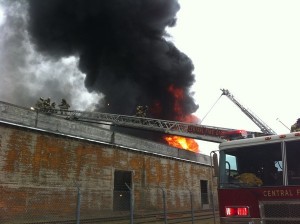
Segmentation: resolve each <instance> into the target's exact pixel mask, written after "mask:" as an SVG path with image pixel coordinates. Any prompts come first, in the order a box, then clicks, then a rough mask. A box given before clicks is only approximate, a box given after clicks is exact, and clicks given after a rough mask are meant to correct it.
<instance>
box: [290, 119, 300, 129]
mask: <svg viewBox="0 0 300 224" xmlns="http://www.w3.org/2000/svg"><path fill="white" fill-rule="evenodd" d="M296 131H300V118H298V120H297V122H296V123H295V124H293V125H292V127H291V132H296Z"/></svg>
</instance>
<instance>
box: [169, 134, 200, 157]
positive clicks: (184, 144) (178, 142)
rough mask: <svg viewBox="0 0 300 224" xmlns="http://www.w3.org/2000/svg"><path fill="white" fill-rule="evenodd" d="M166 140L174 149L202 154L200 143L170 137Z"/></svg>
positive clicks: (190, 139)
mask: <svg viewBox="0 0 300 224" xmlns="http://www.w3.org/2000/svg"><path fill="white" fill-rule="evenodd" d="M165 140H166V141H167V143H168V144H169V145H170V146H172V147H175V148H180V149H185V150H188V151H192V152H196V153H199V152H200V151H199V146H198V143H197V142H196V141H195V140H194V139H192V138H185V137H181V136H175V135H174V136H172V135H170V136H165Z"/></svg>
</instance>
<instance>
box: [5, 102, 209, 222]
mask: <svg viewBox="0 0 300 224" xmlns="http://www.w3.org/2000/svg"><path fill="white" fill-rule="evenodd" d="M0 177H1V178H0V195H1V196H0V222H1V223H11V222H19V223H22V220H23V221H24V220H25V221H26V222H33V221H35V222H37V221H47V220H72V219H75V211H76V208H77V206H78V204H79V205H80V215H81V217H82V218H94V217H103V216H108V217H109V216H116V215H120V214H123V213H124V212H126V211H128V210H129V207H130V192H131V193H132V194H133V198H134V210H135V212H136V213H147V212H148V213H149V212H155V211H162V207H163V200H162V197H163V196H165V197H166V205H167V208H168V211H184V210H187V209H190V206H191V195H192V201H193V204H194V207H195V209H203V208H210V207H211V206H212V204H213V203H214V200H215V199H213V198H212V197H210V195H213V194H212V193H215V187H214V186H213V184H212V181H211V180H212V179H211V167H210V158H209V156H206V155H202V154H196V153H193V152H190V151H185V150H180V149H177V148H172V147H169V146H167V145H164V144H159V143H156V142H153V141H147V140H143V139H139V138H136V137H132V136H129V135H125V134H121V133H117V132H113V131H111V130H110V129H109V128H105V127H100V126H92V125H88V124H83V123H80V122H76V121H68V120H66V119H63V118H61V117H59V116H55V115H46V114H42V113H37V112H36V111H32V110H30V109H27V108H22V107H18V106H15V105H11V104H7V103H4V102H0ZM130 190H131V191H130ZM78 196H80V197H78ZM78 199H80V200H78ZM25 221H24V223H25Z"/></svg>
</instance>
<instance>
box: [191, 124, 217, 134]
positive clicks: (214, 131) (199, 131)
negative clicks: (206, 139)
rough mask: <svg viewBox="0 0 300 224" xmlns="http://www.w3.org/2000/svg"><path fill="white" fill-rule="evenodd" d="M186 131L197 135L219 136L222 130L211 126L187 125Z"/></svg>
mask: <svg viewBox="0 0 300 224" xmlns="http://www.w3.org/2000/svg"><path fill="white" fill-rule="evenodd" d="M188 132H189V133H194V134H199V135H210V136H221V135H222V133H223V131H222V130H218V129H213V128H204V127H197V126H188Z"/></svg>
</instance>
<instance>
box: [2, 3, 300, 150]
mask: <svg viewBox="0 0 300 224" xmlns="http://www.w3.org/2000/svg"><path fill="white" fill-rule="evenodd" d="M0 3H1V1H0ZM179 3H180V5H181V9H180V11H179V12H178V14H177V17H178V20H177V25H176V26H175V27H174V28H172V29H170V30H168V32H169V33H170V34H171V40H172V41H173V42H174V43H175V45H176V46H177V47H178V48H179V49H180V50H181V51H182V52H184V53H185V54H187V55H188V56H189V57H190V58H191V59H192V61H193V63H194V66H195V71H194V74H195V76H196V83H195V85H194V86H193V91H194V92H195V95H194V97H195V99H196V101H197V103H198V104H199V109H198V111H197V112H196V115H197V116H198V117H199V118H200V119H203V118H205V119H203V123H202V124H203V125H210V126H219V127H225V128H237V129H245V130H250V131H260V130H259V128H258V127H257V126H256V125H255V124H254V123H253V122H252V121H251V120H250V119H249V118H248V117H247V116H246V115H245V114H243V113H242V111H241V110H240V109H239V108H238V107H237V106H236V105H234V104H233V103H232V102H231V101H230V100H229V99H228V98H227V97H226V96H222V97H221V98H220V99H219V101H218V102H217V104H216V105H215V106H214V107H213V109H212V110H211V112H210V113H208V112H209V110H210V109H211V107H212V106H213V104H214V103H215V102H216V101H217V99H218V98H219V97H220V95H221V93H222V92H221V91H220V88H225V89H229V91H230V92H231V93H232V94H233V95H234V96H235V97H236V99H238V100H239V101H240V102H241V103H242V104H243V105H244V106H245V107H246V108H249V109H250V110H251V111H252V112H254V113H255V114H256V115H257V116H258V117H260V118H261V119H262V120H263V121H264V122H265V123H266V124H268V125H269V126H270V127H271V128H272V129H273V130H274V131H276V132H277V133H285V132H288V130H287V128H285V127H284V125H282V124H281V123H280V122H279V121H278V120H277V118H279V120H280V121H281V122H283V123H284V124H286V125H287V126H289V127H290V126H291V125H292V124H293V123H294V122H295V121H296V120H297V118H298V117H300V113H299V105H298V104H299V103H298V99H297V96H298V94H299V91H298V89H299V87H298V82H300V80H299V74H300V66H299V61H300V42H299V41H300V31H299V26H300V13H299V11H300V1H298V0H294V1H293V0H289V1H277V0H263V1H262V0H260V1H258V0H252V1H241V0H230V1H221V0H215V1H204V0H203V1H196V0H194V1H192V0H179ZM3 21H4V19H3V12H2V11H1V8H0V25H1V24H2V23H3ZM3 43H4V42H3ZM27 51H28V52H30V46H29V48H28V49H27ZM35 63H39V61H38V59H37V60H36V61H35ZM61 63H62V64H63V65H64V64H66V63H67V64H68V63H73V64H74V61H70V62H68V61H67V62H66V61H62V62H61ZM48 66H52V64H49V65H48ZM74 67H75V65H74V66H71V67H70V68H71V69H73V68H74ZM62 73H65V71H62ZM41 74H42V73H41ZM78 77H79V79H78V80H76V83H79V82H80V83H82V80H83V78H82V77H81V76H78ZM80 77H81V78H80ZM4 81H5V80H4ZM4 81H3V80H2V84H1V83H0V86H1V85H4V84H5V82H4ZM3 83H4V84H3ZM73 83H75V81H74V82H73ZM78 85H79V84H78ZM0 92H1V90H0ZM2 94H5V93H2ZM6 94H9V92H6ZM74 94H75V93H74ZM35 97H36V96H35ZM85 98H86V97H85ZM12 103H14V102H12ZM207 113H208V115H207V116H205V115H206V114H207ZM217 148H218V145H217V144H214V143H211V144H209V143H206V142H200V151H201V152H202V153H205V154H209V152H210V150H215V149H217Z"/></svg>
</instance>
